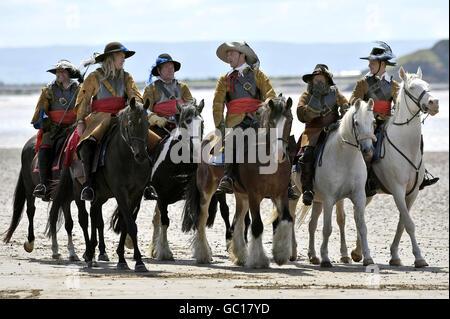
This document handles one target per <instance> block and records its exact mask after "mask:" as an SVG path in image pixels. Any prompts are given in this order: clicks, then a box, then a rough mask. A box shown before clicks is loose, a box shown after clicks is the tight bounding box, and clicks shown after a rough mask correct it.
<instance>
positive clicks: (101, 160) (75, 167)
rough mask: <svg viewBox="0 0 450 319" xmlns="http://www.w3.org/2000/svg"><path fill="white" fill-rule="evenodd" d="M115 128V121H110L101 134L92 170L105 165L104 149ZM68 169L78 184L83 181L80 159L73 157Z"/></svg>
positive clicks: (116, 125)
mask: <svg viewBox="0 0 450 319" xmlns="http://www.w3.org/2000/svg"><path fill="white" fill-rule="evenodd" d="M117 128H118V123H117V121H114V122H112V123H111V127H110V128H109V130H108V131H107V132H106V134H105V135H104V136H103V138H102V140H101V143H99V144H98V145H97V148H96V150H95V155H94V160H93V163H92V172H96V171H97V170H98V168H99V167H103V166H105V154H106V150H107V149H108V146H109V142H110V141H111V136H112V133H113V132H114V130H115V129H117ZM70 170H71V172H72V175H73V176H74V177H75V178H76V179H77V180H78V181H79V182H80V184H84V182H85V177H84V170H83V165H82V163H81V160H80V159H78V158H74V160H73V162H72V165H71V166H70Z"/></svg>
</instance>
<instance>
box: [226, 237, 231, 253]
mask: <svg viewBox="0 0 450 319" xmlns="http://www.w3.org/2000/svg"><path fill="white" fill-rule="evenodd" d="M226 247H227V248H226V249H225V250H226V251H228V249H229V248H230V247H231V239H227V241H226Z"/></svg>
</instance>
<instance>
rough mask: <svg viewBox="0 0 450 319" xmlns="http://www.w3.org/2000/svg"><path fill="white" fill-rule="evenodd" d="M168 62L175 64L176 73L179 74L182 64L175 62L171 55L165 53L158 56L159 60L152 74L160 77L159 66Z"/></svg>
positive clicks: (154, 65) (153, 67)
mask: <svg viewBox="0 0 450 319" xmlns="http://www.w3.org/2000/svg"><path fill="white" fill-rule="evenodd" d="M167 62H172V63H173V66H174V69H175V72H177V71H178V70H179V69H180V68H181V63H180V62H178V61H174V60H173V59H172V57H171V56H170V55H168V54H167V53H163V54H160V55H158V58H157V59H156V62H155V64H153V66H152V74H153V75H154V76H158V75H159V71H158V66H159V65H161V64H164V63H167Z"/></svg>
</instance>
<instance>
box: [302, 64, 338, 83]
mask: <svg viewBox="0 0 450 319" xmlns="http://www.w3.org/2000/svg"><path fill="white" fill-rule="evenodd" d="M319 74H321V75H323V76H325V77H326V78H327V79H328V82H329V84H330V85H334V82H333V73H331V71H330V70H328V66H326V65H325V64H317V65H316V67H315V68H314V71H313V72H312V73H310V74H305V75H304V76H303V77H302V79H303V81H304V82H306V83H309V82H311V80H312V79H313V77H314V76H315V75H319Z"/></svg>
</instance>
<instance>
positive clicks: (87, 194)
mask: <svg viewBox="0 0 450 319" xmlns="http://www.w3.org/2000/svg"><path fill="white" fill-rule="evenodd" d="M94 196H95V194H94V190H93V189H92V187H90V186H86V187H84V188H83V189H82V190H81V196H80V199H81V200H85V201H88V202H91V201H93V200H94Z"/></svg>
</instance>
